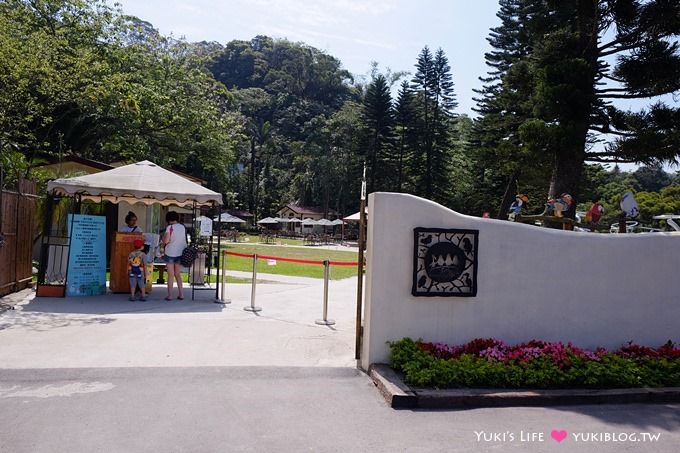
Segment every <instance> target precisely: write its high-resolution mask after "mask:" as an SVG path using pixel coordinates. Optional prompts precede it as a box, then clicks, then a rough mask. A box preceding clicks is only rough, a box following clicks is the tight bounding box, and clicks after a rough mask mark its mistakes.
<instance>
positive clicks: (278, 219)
mask: <svg viewBox="0 0 680 453" xmlns="http://www.w3.org/2000/svg"><path fill="white" fill-rule="evenodd" d="M274 220H276V221H277V222H281V223H288V222H289V220H288V217H274Z"/></svg>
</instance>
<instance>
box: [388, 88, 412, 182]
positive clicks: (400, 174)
mask: <svg viewBox="0 0 680 453" xmlns="http://www.w3.org/2000/svg"><path fill="white" fill-rule="evenodd" d="M394 110H395V133H396V134H395V135H396V137H397V138H396V145H395V150H396V153H395V154H396V161H397V183H396V187H395V190H397V191H398V192H402V191H404V192H414V191H415V186H414V182H413V177H412V174H411V172H410V171H408V169H409V168H412V167H413V160H414V159H415V154H414V153H415V151H416V149H417V147H418V123H417V121H418V117H417V110H416V105H415V95H414V93H413V90H412V89H411V86H410V85H409V82H408V81H406V80H404V81H403V82H402V83H401V86H400V87H399V92H398V93H397V100H396V104H395V108H394Z"/></svg>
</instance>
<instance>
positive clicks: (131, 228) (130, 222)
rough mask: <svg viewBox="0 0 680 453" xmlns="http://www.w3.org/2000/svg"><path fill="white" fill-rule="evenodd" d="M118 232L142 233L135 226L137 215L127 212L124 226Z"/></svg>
mask: <svg viewBox="0 0 680 453" xmlns="http://www.w3.org/2000/svg"><path fill="white" fill-rule="evenodd" d="M118 231H120V232H121V233H143V232H144V231H142V229H141V228H140V227H139V226H137V215H136V214H135V213H134V212H132V211H129V212H128V213H127V215H126V216H125V225H123V226H121V227H120V228H119V229H118Z"/></svg>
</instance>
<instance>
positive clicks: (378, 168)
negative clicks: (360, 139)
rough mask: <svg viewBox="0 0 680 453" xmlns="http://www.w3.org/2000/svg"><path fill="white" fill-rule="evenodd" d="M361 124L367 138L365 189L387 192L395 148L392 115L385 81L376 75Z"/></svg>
mask: <svg viewBox="0 0 680 453" xmlns="http://www.w3.org/2000/svg"><path fill="white" fill-rule="evenodd" d="M363 120H364V124H365V127H366V134H367V149H366V163H367V169H366V170H367V175H366V178H367V189H368V192H369V193H370V192H373V191H376V190H390V189H391V188H392V186H393V184H392V183H391V181H390V180H391V179H393V177H394V171H393V162H392V160H391V157H392V149H393V146H394V137H393V134H394V111H393V108H392V95H391V94H390V87H389V85H388V83H387V79H385V77H384V76H383V75H382V74H378V75H376V77H375V78H374V79H373V80H372V81H371V83H370V84H369V85H368V88H367V90H366V95H365V97H364V108H363Z"/></svg>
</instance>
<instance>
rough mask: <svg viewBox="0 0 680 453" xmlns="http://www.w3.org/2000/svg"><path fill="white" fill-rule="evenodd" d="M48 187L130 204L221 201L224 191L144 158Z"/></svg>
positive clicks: (49, 189) (48, 187)
mask: <svg viewBox="0 0 680 453" xmlns="http://www.w3.org/2000/svg"><path fill="white" fill-rule="evenodd" d="M47 191H48V192H53V193H55V194H57V195H71V196H76V195H80V197H81V198H82V199H83V200H91V201H97V202H98V201H110V202H112V203H119V202H121V201H127V202H128V203H130V204H135V203H143V204H146V205H150V204H153V203H159V204H161V205H163V206H167V205H171V204H175V205H177V206H192V205H194V203H195V204H196V206H202V205H221V204H222V195H221V194H219V193H217V192H213V191H212V190H210V189H207V188H205V187H203V186H201V185H199V184H196V183H195V182H192V181H189V180H188V179H186V178H183V177H181V176H180V175H178V174H176V173H173V172H171V171H169V170H166V169H164V168H162V167H160V166H158V165H156V164H154V163H153V162H150V161H148V160H144V161H141V162H137V163H134V164H130V165H124V166H122V167H117V168H114V169H112V170H107V171H102V172H100V173H94V174H91V175H85V176H76V177H75V178H64V179H55V180H53V181H49V182H48V183H47Z"/></svg>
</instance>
